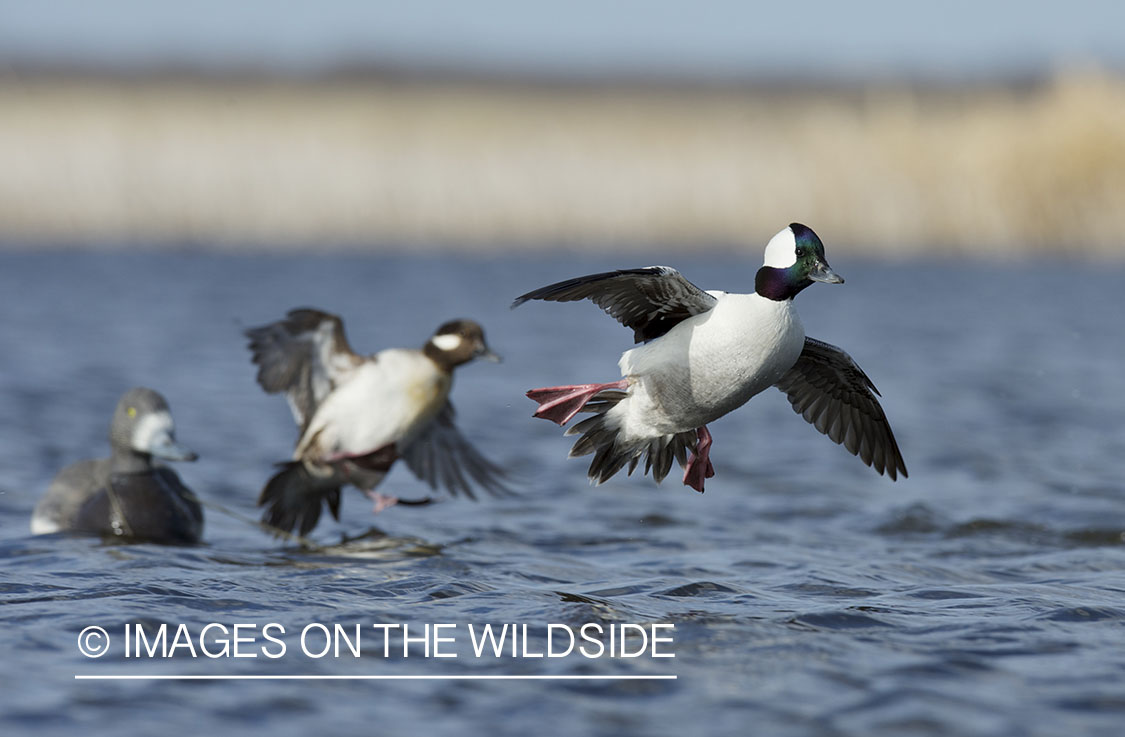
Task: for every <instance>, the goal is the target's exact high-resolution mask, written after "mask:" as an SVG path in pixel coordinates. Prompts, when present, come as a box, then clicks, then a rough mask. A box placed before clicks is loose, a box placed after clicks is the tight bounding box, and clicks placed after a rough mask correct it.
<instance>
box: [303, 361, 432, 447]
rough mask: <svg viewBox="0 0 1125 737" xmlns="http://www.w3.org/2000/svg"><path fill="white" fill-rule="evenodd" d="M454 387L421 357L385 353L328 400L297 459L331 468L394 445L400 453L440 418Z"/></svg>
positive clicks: (304, 438) (307, 434) (321, 405)
mask: <svg viewBox="0 0 1125 737" xmlns="http://www.w3.org/2000/svg"><path fill="white" fill-rule="evenodd" d="M451 387H452V376H451V374H450V373H449V372H448V371H443V370H441V369H440V368H439V367H438V366H437V364H435V363H434V362H433V361H432V360H430V359H429V358H428V357H427V356H425V355H424V354H422V353H421V352H419V351H415V350H407V349H402V348H390V349H387V350H384V351H380V352H379V353H377V354H376V355H375V360H372V361H366V362H364V363H362V364H361V365H360V366H358V367H357V368H356V369H355V371H354V374H353V375H352V376H351V377H350V378H349V379H348V380H347V381H346V382H344V383H342V384H341V385H340V386H338V387H337V388H336V390H335V391H333V392H332V393H331V394H329V395H328V396H327V397H325V399H324V401H323V402H322V403H321V404H320V406H319V407H317V410H316V413H315V414H314V415H313V419H312V421H311V422H310V423H309V427H308V429H307V430H306V431H305V434H304V436H303V437H302V438H301V441H300V442H299V443H298V444H297V448H296V450H295V451H294V453H293V458H294V459H297V460H300V459H304V460H312V459H313V458H315V459H317V460H320V461H322V462H329V461H333V460H337V459H340V458H342V457H346V456H357V455H364V454H367V453H371V452H374V451H376V450H379V449H380V448H383V447H385V446H387V445H389V444H391V443H396V444H397V445H398V447H399V449H400V450H401V449H402V448H405V447H407V446H409V445H410V442H411V441H412V440H414V438H415V437H417V435H418V434H419V433H420V432H421V431H423V430H424V429H426V428H427V427H428V426H429V424H430V422H431V421H432V420H433V419H434V417H436V416H437V414H438V412H439V411H440V410H441V408H442V407H443V406H444V405H445V402H446V400H447V399H448V398H449V390H450V388H451Z"/></svg>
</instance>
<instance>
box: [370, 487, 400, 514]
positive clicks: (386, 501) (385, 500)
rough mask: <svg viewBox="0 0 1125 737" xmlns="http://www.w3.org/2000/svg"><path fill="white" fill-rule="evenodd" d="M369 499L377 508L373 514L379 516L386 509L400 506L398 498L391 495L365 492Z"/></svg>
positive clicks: (372, 490)
mask: <svg viewBox="0 0 1125 737" xmlns="http://www.w3.org/2000/svg"><path fill="white" fill-rule="evenodd" d="M363 493H364V494H365V495H366V496H367V498H368V499H370V500H371V501H373V502H375V507H374V508H373V509H372V510H371V514H379V512H382V511H383V510H384V509H389V508H391V507H393V506H394V505H396V504H398V497H397V496H391V495H390V494H383V493H381V492H378V491H375V490H374V489H371V490H369V491H365V492H363Z"/></svg>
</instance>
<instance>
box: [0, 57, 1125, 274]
mask: <svg viewBox="0 0 1125 737" xmlns="http://www.w3.org/2000/svg"><path fill="white" fill-rule="evenodd" d="M0 111H2V114H0V242H3V243H5V244H7V245H9V246H12V245H15V246H24V245H28V244H30V245H35V244H63V245H85V244H98V245H102V244H119V243H124V244H140V243H143V244H151V243H173V244H185V243H187V244H193V245H198V246H202V247H227V246H237V247H262V248H303V249H318V248H340V247H355V248H377V247H388V246H404V245H405V246H410V247H422V246H425V247H438V248H451V249H452V248H468V249H512V250H514V249H519V248H527V249H532V248H543V247H551V246H557V245H559V244H562V245H566V246H568V247H573V248H587V247H588V248H601V247H606V246H612V247H614V248H652V247H654V246H661V245H691V244H698V245H699V246H700V247H714V248H723V247H727V248H730V247H740V246H742V245H744V244H753V245H754V246H755V247H757V246H760V245H761V244H762V243H763V242H764V241H765V239H766V238H768V237H769V236H770V235H771V234H772V233H774V232H775V231H776V230H777V229H779V228H780V227H782V226H783V225H785V224H786V223H788V222H790V221H792V220H800V221H803V222H806V223H808V224H810V225H812V226H813V227H814V228H815V229H817V230H818V231H819V232H820V233H821V235H822V236H823V237H825V239H826V240H827V241H828V242H830V243H833V244H847V245H848V247H849V249H851V250H853V251H854V252H868V253H878V254H890V255H893V256H896V257H897V256H909V255H912V254H915V253H921V252H924V253H926V254H928V255H934V254H980V255H984V256H998V255H1000V256H1003V255H1021V254H1032V253H1061V252H1066V253H1075V254H1080V255H1081V256H1083V257H1090V256H1094V257H1098V256H1103V257H1104V256H1110V257H1112V256H1125V80H1122V79H1120V78H1115V77H1113V76H1110V75H1107V74H1102V73H1098V72H1093V71H1087V72H1074V73H1068V74H1060V75H1058V76H1056V77H1055V78H1053V79H1050V80H1046V81H1043V82H1041V83H1037V84H1027V85H1023V86H1018V87H1017V86H1002V85H995V86H987V85H978V86H974V87H971V88H965V89H954V88H950V87H943V88H940V89H927V88H924V87H910V86H906V85H894V84H881V85H871V86H853V87H847V88H840V89H833V88H825V87H819V88H812V87H805V88H800V87H797V88H795V89H785V88H783V87H777V86H775V87H771V88H768V89H758V90H755V89H753V88H746V89H738V88H732V87H728V88H701V89H692V88H690V87H668V88H659V87H652V86H647V87H646V86H633V87H629V86H618V87H614V86H598V87H583V86H581V85H556V86H553V87H551V86H548V87H533V86H529V85H519V84H502V83H493V84H489V83H471V82H460V83H454V82H440V81H435V80H416V81H412V82H403V81H398V82H395V81H386V80H383V81H378V80H372V79H366V80H365V79H362V78H351V79H348V78H340V79H335V80H331V79H330V80H317V81H311V80H310V81H304V82H300V81H278V80H268V79H250V78H243V79H239V80H222V79H203V78H198V79H192V78H189V77H179V78H176V77H170V78H147V79H131V80H129V79H113V78H98V77H81V78H73V77H72V78H67V77H62V76H50V75H40V76H36V75H32V76H23V77H20V78H11V77H7V78H4V79H2V80H0Z"/></svg>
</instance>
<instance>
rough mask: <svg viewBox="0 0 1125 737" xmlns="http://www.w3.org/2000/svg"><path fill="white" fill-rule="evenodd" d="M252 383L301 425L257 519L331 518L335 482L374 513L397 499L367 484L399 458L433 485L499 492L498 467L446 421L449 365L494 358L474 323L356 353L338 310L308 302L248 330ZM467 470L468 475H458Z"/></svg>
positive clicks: (335, 512)
mask: <svg viewBox="0 0 1125 737" xmlns="http://www.w3.org/2000/svg"><path fill="white" fill-rule="evenodd" d="M246 337H248V338H249V339H250V346H249V347H250V350H251V352H252V353H253V362H254V363H255V364H257V365H258V367H259V370H258V383H259V384H260V385H261V387H262V388H263V389H265V390H266V392H267V393H270V394H273V393H277V392H284V393H285V395H286V398H287V399H288V400H289V407H290V409H291V410H292V411H293V418H294V419H295V420H296V422H297V425H298V427H299V428H300V431H301V436H300V438H299V439H298V441H297V447H296V450H294V452H293V460H292V461H289V462H287V463H284V464H282V465H283V468H282V469H281V471H279V472H278V473H277V474H275V475H274V476H273V478H271V479H270V480H269V481H268V482H267V483H266V486H265V488H264V489H262V493H261V496H260V497H259V499H258V504H259V506H265V507H266V510H265V513H264V514H263V515H262V521H264V522H266V523H267V524H269V525H272V526H273V527H277V528H279V529H282V530H285V531H291V530H293V529H294V528H297V529H298V530H299V532H300V534H302V535H304V534H307V533H308V532H310V531H311V530H312V529H313V528H314V527H316V523H317V521H318V520H319V519H320V512H321V504H322V503H324V504H327V506H328V510H329V511H330V512H331V513H332V516H333V517H334V518H336V519H339V510H340V488H341V487H342V486H344V485H345V484H352V485H354V486H356V487H358V488H359V489H360V490H362V491H363V492H364V493H365V494H366V495H367V496H368V497H370V498H371V499H372V500H373V501H374V502H375V511H376V512H379V511H381V510H382V509H384V508H385V507H387V506H390V505H391V504H394V503H396V502H397V501H398V499H396V498H395V497H392V496H386V495H384V494H380V493H378V492H376V491H375V487H376V486H377V485H378V484H379V482H381V481H382V480H383V477H384V476H386V475H387V472H388V471H390V469H391V466H392V465H394V463H395V461H397V460H398V459H399V458H401V459H403V460H404V461H405V462H406V465H407V467H409V468H410V470H411V471H412V472H413V473H414V475H415V476H417V477H418V478H420V479H422V480H423V481H425V482H426V483H428V484H429V485H430V486H431V487H432V488H435V489H436V488H437V487H438V486H439V485H440V486H442V487H444V488H445V489H446V490H448V491H450V492H451V493H454V494H457V493H464V494H465V495H466V496H468V497H469V498H474V494H473V487H472V484H470V480H471V481H472V482H473V483H475V484H476V485H478V486H480V487H481V488H483V489H485V490H487V491H489V492H492V493H502V492H504V491H505V490H506V488H505V487H504V485H503V483H502V482H501V480H500V479H501V477H502V475H503V473H502V471H501V470H500V469H499V468H498V467H497V466H495V465H494V464H492V463H491V462H490V461H489V460H488V459H486V458H485V457H484V456H482V455H481V454H480V453H478V452H477V450H476V449H475V448H473V446H472V445H471V444H470V443H469V441H468V440H466V439H465V437H464V436H463V435H462V434H461V433H460V432H459V431H458V430H457V427H456V426H455V425H454V423H453V417H454V413H453V405H452V404H450V402H449V391H450V388H451V387H452V382H453V369H454V368H456V367H457V366H460V365H462V364H465V363H468V362H469V361H471V360H473V359H474V358H484V359H486V360H490V361H499V360H500V359H499V357H498V356H497V355H496V354H495V353H493V352H492V351H491V350H489V348H488V345H487V344H486V343H485V341H484V331H483V330H482V329H481V327H480V325H478V324H477V323H475V322H473V321H472V320H452V321H450V322H447V323H445V324H443V325H442V326H441V327H439V328H438V329H437V331H436V332H435V333H434V334H433V336H432V337H431V338H430V339H429V340H428V341H427V342H426V344H425V345H424V346H423V347H422V348H421V349H406V348H389V349H387V350H384V351H380V352H379V353H376V354H374V355H371V356H360V355H357V354H356V353H355V352H354V351H353V350H352V349H351V346H349V345H348V339H347V337H346V336H345V335H344V324H343V322H342V321H341V320H340V318H339V317H337V316H335V315H330V314H328V313H326V312H321V311H319V310H314V309H308V308H305V309H297V310H292V311H291V312H289V314H288V315H287V317H286V319H284V320H281V321H279V322H275V323H271V324H269V325H264V326H262V327H258V328H252V329H250V330H247V331H246ZM466 477H467V478H466Z"/></svg>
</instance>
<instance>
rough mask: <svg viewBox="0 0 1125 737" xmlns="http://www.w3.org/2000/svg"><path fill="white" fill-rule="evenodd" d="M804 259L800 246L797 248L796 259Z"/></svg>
mask: <svg viewBox="0 0 1125 737" xmlns="http://www.w3.org/2000/svg"><path fill="white" fill-rule="evenodd" d="M804 257H805V249H804V248H802V247H801V246H797V258H804Z"/></svg>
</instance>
